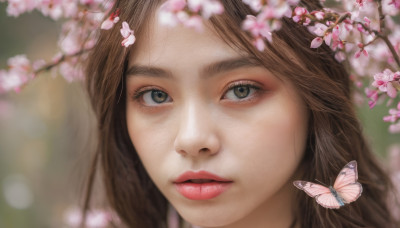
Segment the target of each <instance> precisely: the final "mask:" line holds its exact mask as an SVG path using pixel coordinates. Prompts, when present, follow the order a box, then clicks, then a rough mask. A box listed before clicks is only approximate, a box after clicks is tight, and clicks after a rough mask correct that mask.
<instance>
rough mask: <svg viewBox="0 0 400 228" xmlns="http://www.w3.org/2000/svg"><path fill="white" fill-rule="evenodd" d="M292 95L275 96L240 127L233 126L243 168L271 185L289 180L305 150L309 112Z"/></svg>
mask: <svg viewBox="0 0 400 228" xmlns="http://www.w3.org/2000/svg"><path fill="white" fill-rule="evenodd" d="M289 97H291V96H277V97H274V98H273V99H271V101H270V102H268V103H266V104H265V106H263V107H261V109H259V110H254V113H250V114H249V115H250V116H249V117H246V118H244V119H243V121H242V122H241V124H240V125H236V126H237V129H230V132H233V133H232V134H231V136H232V137H231V139H230V141H231V143H230V144H232V145H235V148H236V149H235V151H236V153H237V156H238V157H237V159H239V160H240V161H242V162H241V163H239V164H241V165H240V166H241V169H242V172H243V173H245V175H247V176H249V177H251V180H252V181H254V182H259V183H268V187H271V185H270V184H271V183H277V185H276V186H279V185H281V184H283V183H286V182H287V181H288V179H290V178H291V177H292V175H293V173H294V171H295V170H296V168H297V166H298V164H299V162H300V160H301V159H302V157H303V154H304V150H305V144H306V140H307V132H308V129H307V125H308V123H307V120H308V113H307V110H306V108H305V107H304V105H303V103H302V102H301V101H298V100H296V99H290V98H289ZM239 142H240V143H239ZM264 186H267V185H264Z"/></svg>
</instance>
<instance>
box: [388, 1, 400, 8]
mask: <svg viewBox="0 0 400 228" xmlns="http://www.w3.org/2000/svg"><path fill="white" fill-rule="evenodd" d="M389 4H390V5H393V6H394V7H396V8H397V9H400V0H392V1H391V2H390V3H389Z"/></svg>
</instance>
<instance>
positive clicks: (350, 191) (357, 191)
mask: <svg viewBox="0 0 400 228" xmlns="http://www.w3.org/2000/svg"><path fill="white" fill-rule="evenodd" d="M362 190H363V189H362V186H361V184H360V183H358V182H356V183H352V184H348V185H345V186H343V187H341V188H339V189H336V191H337V193H338V194H339V195H340V197H342V199H343V200H344V201H345V203H351V202H354V201H356V200H357V199H358V198H359V197H360V196H361V193H362Z"/></svg>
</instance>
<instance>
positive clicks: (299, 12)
mask: <svg viewBox="0 0 400 228" xmlns="http://www.w3.org/2000/svg"><path fill="white" fill-rule="evenodd" d="M293 12H294V16H293V17H292V18H293V21H294V22H296V23H300V24H303V25H309V24H310V22H311V19H310V18H308V17H307V14H308V10H307V9H306V8H304V7H299V6H298V7H296V8H295V9H294V11H293Z"/></svg>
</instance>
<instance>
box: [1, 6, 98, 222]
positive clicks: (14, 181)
mask: <svg viewBox="0 0 400 228" xmlns="http://www.w3.org/2000/svg"><path fill="white" fill-rule="evenodd" d="M6 6H7V4H6V3H0V69H4V68H6V66H7V59H8V58H9V57H12V56H15V55H19V54H26V55H27V57H28V58H29V59H30V60H36V59H45V60H47V61H49V60H51V58H52V57H53V56H54V54H55V53H56V52H57V47H56V42H57V38H58V33H59V31H60V30H61V28H60V23H61V22H55V21H52V20H51V19H49V18H45V17H43V16H42V15H41V14H40V13H38V12H35V11H34V12H32V13H28V14H23V15H21V16H20V17H18V18H13V17H8V16H7V15H6ZM82 88H83V86H82V85H81V84H80V83H67V82H66V81H65V80H64V79H63V78H62V77H59V76H57V77H53V76H52V75H51V74H50V73H45V74H42V75H40V76H39V77H38V78H37V79H35V80H34V81H33V82H32V83H30V84H29V85H28V86H26V87H25V88H23V89H22V91H21V92H20V93H15V92H11V93H8V94H4V95H0V129H1V130H0V227H1V228H20V227H24V228H25V227H38V228H39V227H40V228H42V227H43V228H45V227H52V228H53V227H67V226H66V224H65V222H64V220H65V219H64V217H65V215H66V214H65V213H66V211H67V210H69V209H70V208H71V207H74V206H75V205H77V204H78V203H79V202H78V201H79V199H80V198H81V192H82V191H81V190H82V188H83V185H82V183H83V181H84V180H85V178H86V176H85V174H86V168H87V166H88V154H89V151H90V146H91V145H90V144H91V136H90V131H89V129H90V128H91V127H93V126H94V125H93V117H92V116H91V115H92V113H91V110H90V107H89V104H88V101H87V99H86V95H85V92H84V90H83V89H82Z"/></svg>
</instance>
